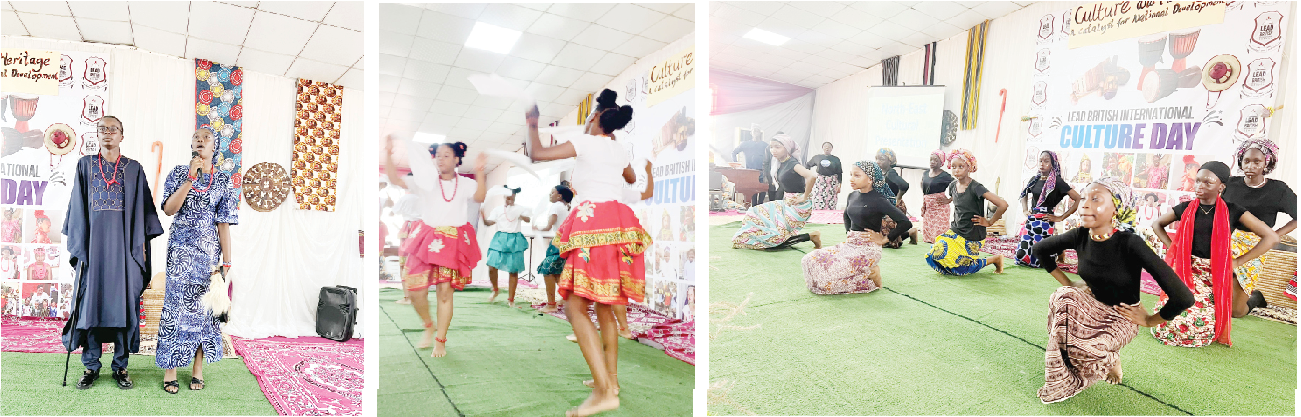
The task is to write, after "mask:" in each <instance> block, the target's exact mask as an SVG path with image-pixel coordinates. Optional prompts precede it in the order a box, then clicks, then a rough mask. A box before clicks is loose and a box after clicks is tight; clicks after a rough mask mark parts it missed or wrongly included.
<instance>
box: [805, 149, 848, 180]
mask: <svg viewBox="0 0 1301 417" xmlns="http://www.w3.org/2000/svg"><path fill="white" fill-rule="evenodd" d="M805 168H809V169H815V168H816V169H817V171H818V175H821V176H824V177H830V176H832V175H835V176H836V182H841V181H842V180H844V178H842V177H841V174H843V173H844V171H842V170H841V167H840V158H837V157H836V156H835V155H826V154H819V155H817V156H814V157H813V158H810V159H809V163H808V164H807V165H805Z"/></svg>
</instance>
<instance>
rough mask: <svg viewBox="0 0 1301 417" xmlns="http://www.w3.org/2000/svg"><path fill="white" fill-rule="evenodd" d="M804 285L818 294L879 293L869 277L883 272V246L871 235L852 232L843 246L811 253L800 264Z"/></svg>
mask: <svg viewBox="0 0 1301 417" xmlns="http://www.w3.org/2000/svg"><path fill="white" fill-rule="evenodd" d="M800 263H801V264H803V266H804V282H805V284H806V285H808V287H809V292H812V293H814V294H855V293H869V292H872V291H875V290H876V288H877V287H876V283H875V282H873V281H872V279H871V278H869V276H871V275H872V272H873V271H874V270H877V271H879V269H878V268H879V267H880V263H881V246H880V245H877V244H876V242H873V241H872V240H871V239H869V238H868V233H867V232H849V233H848V234H846V235H845V241H844V242H841V243H840V244H839V245H836V246H832V247H828V248H822V249H817V250H814V251H813V252H809V254H808V255H804V259H802V260H801V261H800Z"/></svg>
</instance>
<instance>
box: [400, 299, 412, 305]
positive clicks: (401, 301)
mask: <svg viewBox="0 0 1301 417" xmlns="http://www.w3.org/2000/svg"><path fill="white" fill-rule="evenodd" d="M397 303H398V304H411V299H410V298H403V299H401V300H398V301H397Z"/></svg>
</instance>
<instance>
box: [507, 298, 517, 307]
mask: <svg viewBox="0 0 1301 417" xmlns="http://www.w3.org/2000/svg"><path fill="white" fill-rule="evenodd" d="M506 304H508V305H510V308H515V300H510V301H508V302H506Z"/></svg>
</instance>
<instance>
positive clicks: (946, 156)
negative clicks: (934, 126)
mask: <svg viewBox="0 0 1301 417" xmlns="http://www.w3.org/2000/svg"><path fill="white" fill-rule="evenodd" d="M931 156H934V157H936V158H940V166H944V162H945V161H948V160H949V154H947V153H945V152H944V150H943V149H936V150H933V151H931Z"/></svg>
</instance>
